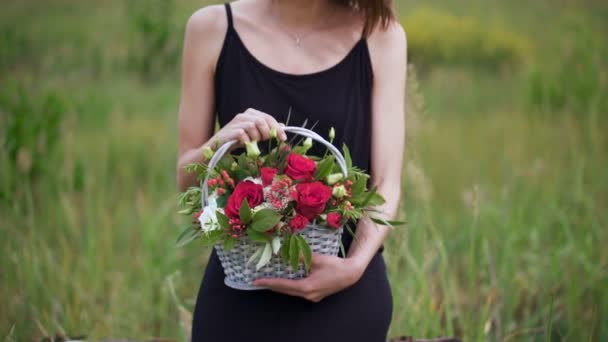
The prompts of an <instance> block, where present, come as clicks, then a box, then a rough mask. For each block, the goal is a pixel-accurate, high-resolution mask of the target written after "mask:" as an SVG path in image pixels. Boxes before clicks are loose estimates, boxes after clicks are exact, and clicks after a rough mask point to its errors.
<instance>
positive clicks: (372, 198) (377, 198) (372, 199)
mask: <svg viewBox="0 0 608 342" xmlns="http://www.w3.org/2000/svg"><path fill="white" fill-rule="evenodd" d="M377 189H378V186H374V188H373V189H372V190H370V192H368V193H367V195H366V196H365V198H364V199H363V201H362V202H361V206H362V207H365V206H366V205H368V204H370V205H372V206H377V205H382V204H384V203H385V202H386V201H385V200H384V197H382V195H380V194H379V193H378V192H377Z"/></svg>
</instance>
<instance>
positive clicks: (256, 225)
mask: <svg viewBox="0 0 608 342" xmlns="http://www.w3.org/2000/svg"><path fill="white" fill-rule="evenodd" d="M280 220H281V214H280V213H279V212H278V211H276V210H274V209H261V210H259V211H257V212H256V213H255V214H254V215H253V219H252V220H251V229H253V230H255V231H258V232H260V233H263V232H267V231H269V230H271V229H272V228H273V227H274V226H275V225H276V224H277V223H279V221H280Z"/></svg>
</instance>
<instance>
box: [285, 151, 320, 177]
mask: <svg viewBox="0 0 608 342" xmlns="http://www.w3.org/2000/svg"><path fill="white" fill-rule="evenodd" d="M316 170H317V165H316V164H315V161H314V160H312V159H309V158H306V157H304V156H302V155H299V154H297V153H290V154H289V156H287V166H286V167H285V174H286V175H288V176H289V177H291V178H293V179H301V180H306V181H310V180H312V178H313V176H314V174H315V171H316Z"/></svg>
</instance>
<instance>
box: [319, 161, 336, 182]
mask: <svg viewBox="0 0 608 342" xmlns="http://www.w3.org/2000/svg"><path fill="white" fill-rule="evenodd" d="M333 166H334V156H333V155H331V156H328V157H327V158H325V159H323V160H322V161H321V162H319V164H317V171H316V172H315V179H317V180H318V179H323V178H325V177H327V175H329V174H330V173H331V169H332V167H333Z"/></svg>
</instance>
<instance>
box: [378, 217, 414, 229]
mask: <svg viewBox="0 0 608 342" xmlns="http://www.w3.org/2000/svg"><path fill="white" fill-rule="evenodd" d="M370 219H371V220H372V221H374V222H375V223H378V224H381V225H384V226H389V227H394V226H401V225H404V224H406V223H407V222H405V221H391V220H385V219H382V218H376V217H370Z"/></svg>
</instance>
